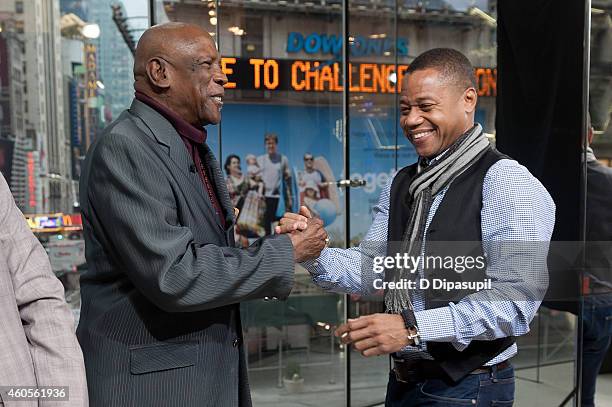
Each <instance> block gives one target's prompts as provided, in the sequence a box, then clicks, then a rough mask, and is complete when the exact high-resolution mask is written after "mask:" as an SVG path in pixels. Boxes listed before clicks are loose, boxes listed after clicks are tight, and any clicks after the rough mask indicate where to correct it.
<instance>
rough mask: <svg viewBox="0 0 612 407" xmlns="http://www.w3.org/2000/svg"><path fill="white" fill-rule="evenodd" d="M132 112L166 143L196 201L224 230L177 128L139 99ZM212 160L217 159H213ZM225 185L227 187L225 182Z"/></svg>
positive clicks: (160, 142) (156, 137)
mask: <svg viewBox="0 0 612 407" xmlns="http://www.w3.org/2000/svg"><path fill="white" fill-rule="evenodd" d="M130 112H131V113H132V114H134V115H136V116H138V117H139V118H140V119H141V120H142V122H143V123H144V125H145V126H146V127H147V128H148V130H149V132H150V134H151V135H152V136H153V137H154V138H155V140H156V141H157V142H158V143H159V144H161V145H164V146H165V147H167V148H168V155H169V156H170V159H171V160H172V161H173V162H174V163H175V164H176V167H178V170H179V171H180V172H181V173H182V174H183V176H184V178H185V179H186V180H187V182H188V184H189V185H190V186H191V188H192V189H193V190H194V191H195V192H196V194H197V196H198V199H196V200H195V201H196V204H197V205H198V207H199V208H200V209H201V210H202V211H203V212H204V213H207V214H209V216H212V217H213V218H214V219H215V223H216V224H217V225H218V226H219V228H220V229H221V230H223V226H222V225H221V220H220V219H219V217H218V216H217V212H216V211H215V208H214V206H213V203H212V202H211V200H210V197H209V196H208V192H207V191H206V188H205V187H204V185H203V184H202V180H201V179H200V176H199V174H198V172H197V169H196V168H195V165H194V163H193V158H191V157H190V156H189V152H188V151H187V147H185V143H183V140H182V139H181V136H180V135H179V134H178V133H177V131H176V129H175V128H174V127H173V126H172V125H171V124H170V122H169V121H168V120H166V118H164V117H163V116H162V115H161V114H159V113H158V112H157V111H155V109H153V108H152V107H150V106H148V105H147V104H145V103H142V102H141V101H139V100H137V99H134V101H133V102H132V106H131V107H130ZM205 146H206V145H205ZM206 148H207V149H208V150H207V151H209V152H210V149H209V148H208V146H206ZM211 154H212V153H211ZM202 158H204V157H202ZM202 161H203V162H205V163H206V165H209V164H208V162H207V161H204V159H203V160H202ZM212 161H215V160H214V159H213V160H212ZM216 166H217V168H218V167H219V165H218V164H217V165H216ZM211 173H212V171H211ZM219 174H220V169H219ZM214 182H215V183H217V180H215V181H214ZM216 187H217V191H219V195H223V194H222V193H221V190H220V189H219V186H218V185H216ZM223 187H225V184H224V183H223ZM223 192H224V194H225V196H228V194H227V189H225V190H224V191H223ZM225 196H223V198H225ZM223 198H222V197H219V199H220V200H222V199H223ZM228 201H229V196H228ZM222 205H223V203H222ZM224 209H225V207H224ZM226 213H227V212H226ZM232 213H233V210H232Z"/></svg>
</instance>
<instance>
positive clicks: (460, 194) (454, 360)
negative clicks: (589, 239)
mask: <svg viewBox="0 0 612 407" xmlns="http://www.w3.org/2000/svg"><path fill="white" fill-rule="evenodd" d="M503 158H508V157H507V156H505V155H503V154H501V153H500V152H498V151H497V150H495V149H494V148H492V147H491V148H489V149H487V150H485V151H484V153H483V154H482V155H481V157H480V158H479V159H478V160H477V161H476V162H475V163H474V164H472V165H471V166H470V167H469V168H468V169H467V170H465V172H464V173H463V174H461V175H460V176H458V177H457V178H456V179H455V180H454V181H453V182H452V183H451V185H450V186H449V188H448V190H447V191H446V194H445V195H444V199H443V200H442V202H441V203H440V206H439V207H438V209H437V211H436V214H435V215H434V217H433V219H432V221H431V224H430V225H429V228H428V230H427V236H426V244H425V256H426V257H432V256H442V255H444V256H448V255H451V256H459V255H464V256H472V257H476V256H483V254H484V252H483V249H482V243H481V242H482V229H481V217H480V215H481V209H482V186H483V181H484V177H485V175H486V173H487V171H488V170H489V168H490V167H491V166H492V165H493V164H495V163H496V162H497V161H499V160H501V159H503ZM416 168H417V165H416V164H413V165H410V166H408V167H404V168H403V169H402V170H400V171H399V172H398V173H397V175H396V176H395V178H394V179H393V183H392V184H391V199H390V207H389V226H388V237H387V240H388V242H400V241H401V240H402V238H403V235H404V231H405V228H406V224H407V222H408V218H409V213H410V207H411V204H412V202H411V201H412V200H411V197H410V194H409V193H408V186H409V185H410V181H411V180H412V178H413V177H414V176H415V175H416ZM436 242H462V243H459V244H458V245H444V247H442V246H443V245H442V244H439V245H436ZM469 242H472V244H469ZM455 246H457V247H455ZM398 247H399V246H398V245H397V244H389V245H388V252H387V255H388V256H395V255H396V254H397V249H398ZM485 272H486V267H484V268H483V267H481V268H480V269H478V268H477V267H472V268H470V269H469V270H467V271H465V272H464V273H461V274H459V273H456V272H455V271H450V272H449V271H448V270H447V269H435V267H434V268H433V269H432V268H427V269H426V270H425V275H424V279H426V280H430V281H431V280H432V279H435V278H440V279H442V278H444V279H446V280H447V281H462V280H463V279H465V278H468V276H469V279H470V281H476V280H483V279H485V278H486V274H485ZM415 277H416V274H415ZM471 292H473V291H467V290H462V291H451V292H448V291H446V290H433V289H428V290H425V293H424V294H425V308H426V309H431V308H438V307H443V306H447V305H448V304H449V303H450V302H458V301H459V300H461V298H463V297H465V296H466V295H468V294H470V293H471ZM514 342H515V340H514V338H513V337H507V338H500V339H496V340H493V341H481V340H473V341H472V342H470V344H469V346H468V347H467V348H466V349H464V350H463V351H461V352H460V351H457V350H456V349H455V347H454V346H453V345H452V344H451V343H449V342H428V343H427V350H428V352H429V353H430V354H431V356H432V357H433V358H434V359H435V360H436V361H437V362H438V363H439V364H440V367H441V368H442V369H443V370H444V371H445V372H446V374H447V375H448V377H449V378H450V379H451V380H452V381H455V382H456V381H459V380H461V379H462V378H463V377H465V376H466V375H467V374H469V373H470V372H471V371H473V370H474V369H477V368H478V367H480V366H482V365H484V364H485V363H486V362H488V361H489V360H491V359H493V358H494V357H496V356H497V355H499V354H500V353H501V352H503V351H504V350H506V349H507V348H508V347H510V346H511V345H512V344H513V343H514Z"/></svg>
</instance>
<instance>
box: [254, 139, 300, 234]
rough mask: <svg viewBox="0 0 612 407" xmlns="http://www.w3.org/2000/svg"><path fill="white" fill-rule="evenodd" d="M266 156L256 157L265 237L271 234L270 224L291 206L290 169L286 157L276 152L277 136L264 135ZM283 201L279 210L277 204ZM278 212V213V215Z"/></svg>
mask: <svg viewBox="0 0 612 407" xmlns="http://www.w3.org/2000/svg"><path fill="white" fill-rule="evenodd" d="M264 143H265V146H266V154H262V155H260V156H259V157H257V164H258V166H259V168H260V169H261V177H262V179H263V183H264V187H265V188H264V189H265V191H264V195H265V198H266V210H265V214H264V218H263V227H264V230H265V233H266V235H269V234H270V233H271V232H272V224H273V223H274V222H276V221H277V220H278V219H280V217H281V216H282V214H283V213H284V212H285V208H286V209H287V210H291V208H292V206H293V201H292V189H293V188H291V187H290V186H291V181H292V177H291V167H290V166H289V160H288V159H287V156H286V155H283V154H281V153H279V151H278V135H277V134H276V133H266V134H265V135H264ZM281 198H282V199H283V202H282V204H283V205H282V207H281V210H280V211H279V202H280V200H281ZM278 212H280V213H278Z"/></svg>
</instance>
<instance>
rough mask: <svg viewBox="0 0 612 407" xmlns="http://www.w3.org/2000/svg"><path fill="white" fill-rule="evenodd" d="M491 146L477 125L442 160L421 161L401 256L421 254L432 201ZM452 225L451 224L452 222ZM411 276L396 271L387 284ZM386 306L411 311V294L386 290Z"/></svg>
mask: <svg viewBox="0 0 612 407" xmlns="http://www.w3.org/2000/svg"><path fill="white" fill-rule="evenodd" d="M489 146H490V144H489V141H488V140H487V138H486V137H485V135H484V133H483V131H482V126H480V124H476V125H475V126H474V127H472V128H471V129H470V130H468V131H467V132H466V133H464V134H463V135H462V136H461V137H459V138H458V139H457V140H456V141H455V142H454V143H453V144H452V145H451V146H450V147H449V148H448V149H447V150H446V151H445V152H444V153H443V155H442V156H441V157H440V156H438V157H439V158H438V159H436V160H434V161H433V162H431V163H430V164H429V165H428V166H425V165H424V163H423V161H422V160H420V161H419V163H418V164H417V165H418V167H417V175H416V176H415V177H414V178H413V179H412V181H411V183H410V186H409V187H408V192H409V193H410V197H411V198H412V199H411V202H412V204H411V207H410V218H409V219H408V222H407V224H406V229H405V231H404V237H403V239H402V244H401V251H400V253H408V254H409V255H410V256H419V255H420V254H421V252H422V249H423V245H422V244H419V242H422V239H423V233H424V231H425V223H426V222H427V216H428V214H429V210H430V208H431V203H432V197H434V196H436V194H437V193H438V192H440V191H441V190H443V189H444V188H445V187H446V186H447V185H449V184H450V183H451V182H452V181H453V180H454V179H455V178H457V177H458V176H459V175H461V174H462V173H463V172H464V171H465V170H466V169H467V168H468V167H470V166H471V165H472V164H473V163H474V162H475V161H477V160H478V159H479V158H480V157H481V155H482V154H483V153H484V152H485V150H486V149H487V148H489ZM449 221H452V219H451V220H449ZM411 276H413V274H412V273H410V270H406V269H399V270H398V269H396V270H394V272H393V273H392V275H391V278H390V279H388V280H390V281H396V282H397V281H401V280H402V279H410V278H411ZM385 305H386V307H387V312H391V313H394V314H398V313H400V312H401V311H402V310H404V309H405V308H408V307H412V304H411V302H410V294H409V293H408V290H397V289H396V290H387V291H386V292H385Z"/></svg>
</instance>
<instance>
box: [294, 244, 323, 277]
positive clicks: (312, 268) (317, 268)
mask: <svg viewBox="0 0 612 407" xmlns="http://www.w3.org/2000/svg"><path fill="white" fill-rule="evenodd" d="M329 256H330V250H329V249H328V248H324V249H323V250H322V251H321V254H320V255H319V257H318V258H316V259H311V260H306V261H303V262H301V263H300V264H301V265H302V266H303V267H304V268H305V269H306V270H308V272H309V273H310V274H312V275H315V276H316V275H321V274H325V267H323V265H324V264H325V262H326V261H328V259H329Z"/></svg>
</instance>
